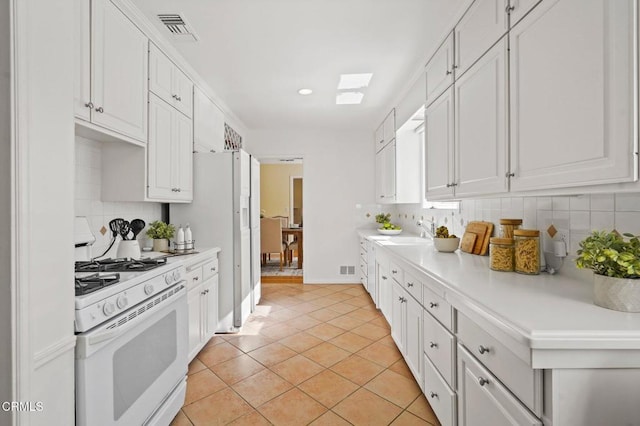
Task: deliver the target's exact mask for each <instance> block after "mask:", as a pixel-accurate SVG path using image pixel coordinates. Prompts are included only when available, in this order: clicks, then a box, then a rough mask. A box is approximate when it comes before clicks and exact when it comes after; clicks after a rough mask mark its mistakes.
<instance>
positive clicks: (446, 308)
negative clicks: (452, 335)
mask: <svg viewBox="0 0 640 426" xmlns="http://www.w3.org/2000/svg"><path fill="white" fill-rule="evenodd" d="M422 306H424V308H425V309H426V310H427V312H429V313H430V314H431V315H433V316H434V317H435V318H436V319H437V320H438V321H440V322H441V323H442V325H444V326H445V328H446V329H447V330H452V329H453V321H452V320H451V305H450V304H449V302H447V301H446V300H444V299H443V298H442V297H440V296H438V295H437V294H435V293H434V292H433V291H432V290H430V289H429V288H428V287H427V286H426V285H423V286H422Z"/></svg>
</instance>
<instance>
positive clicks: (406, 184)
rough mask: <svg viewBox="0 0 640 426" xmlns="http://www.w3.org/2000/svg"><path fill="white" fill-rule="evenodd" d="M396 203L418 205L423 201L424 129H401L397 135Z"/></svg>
mask: <svg viewBox="0 0 640 426" xmlns="http://www.w3.org/2000/svg"><path fill="white" fill-rule="evenodd" d="M395 145H396V167H397V170H396V173H395V178H396V185H395V186H396V202H397V203H411V204H417V203H419V202H420V201H421V200H422V186H421V181H422V156H423V154H422V147H423V145H424V128H423V129H422V130H420V131H416V130H414V129H411V128H408V129H399V130H398V132H397V133H396V142H395Z"/></svg>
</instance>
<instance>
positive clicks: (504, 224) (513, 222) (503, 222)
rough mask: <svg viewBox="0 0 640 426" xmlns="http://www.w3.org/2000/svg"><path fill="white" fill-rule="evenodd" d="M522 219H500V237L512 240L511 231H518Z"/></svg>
mask: <svg viewBox="0 0 640 426" xmlns="http://www.w3.org/2000/svg"><path fill="white" fill-rule="evenodd" d="M520 225H522V219H500V236H501V237H502V238H513V231H515V230H516V229H520Z"/></svg>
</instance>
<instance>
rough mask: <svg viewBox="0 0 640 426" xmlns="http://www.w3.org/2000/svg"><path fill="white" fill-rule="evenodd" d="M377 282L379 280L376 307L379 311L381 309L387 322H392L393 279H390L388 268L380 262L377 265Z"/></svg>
mask: <svg viewBox="0 0 640 426" xmlns="http://www.w3.org/2000/svg"><path fill="white" fill-rule="evenodd" d="M379 271H380V274H379V282H380V286H379V287H378V307H379V308H380V311H382V314H383V315H384V316H385V318H386V319H387V322H388V323H389V324H391V323H392V321H393V318H392V307H391V305H392V303H393V301H392V297H393V295H392V288H393V281H392V280H391V277H390V276H389V270H388V269H387V268H386V267H384V266H383V265H382V264H380V266H379Z"/></svg>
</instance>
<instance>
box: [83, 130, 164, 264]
mask: <svg viewBox="0 0 640 426" xmlns="http://www.w3.org/2000/svg"><path fill="white" fill-rule="evenodd" d="M105 143H107V142H105ZM75 182H76V192H75V215H76V216H86V217H87V219H88V221H89V227H90V229H91V232H93V235H95V236H96V242H95V243H94V244H93V247H92V255H93V256H98V255H100V254H102V253H103V252H104V251H105V250H106V249H107V248H108V247H109V243H110V242H111V237H112V233H111V231H110V230H109V222H110V221H111V220H112V219H115V218H117V217H121V218H123V219H125V220H128V221H129V222H131V221H132V220H133V219H142V220H144V221H145V223H147V224H149V223H150V222H152V221H154V220H160V219H161V218H162V211H161V204H160V203H145V202H139V203H132V202H126V203H125V202H103V201H102V200H101V196H100V194H101V190H102V143H101V142H96V141H93V140H90V139H86V138H83V137H80V136H76V167H75ZM122 190H123V191H126V190H127V188H122ZM103 226H104V227H105V228H106V229H107V230H108V231H107V232H106V233H105V234H104V235H103V234H102V233H101V232H100V230H101V228H102V227H103ZM147 228H148V226H147V227H145V229H144V230H143V231H142V232H140V234H139V236H138V241H139V243H140V247H145V246H149V247H150V246H151V244H152V241H151V240H149V239H148V238H147V236H146V230H147ZM117 240H118V242H119V241H120V238H118V239H117ZM117 247H118V244H117V243H116V244H114V245H113V247H112V248H111V250H110V251H109V252H108V253H107V255H106V257H116V250H117Z"/></svg>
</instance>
